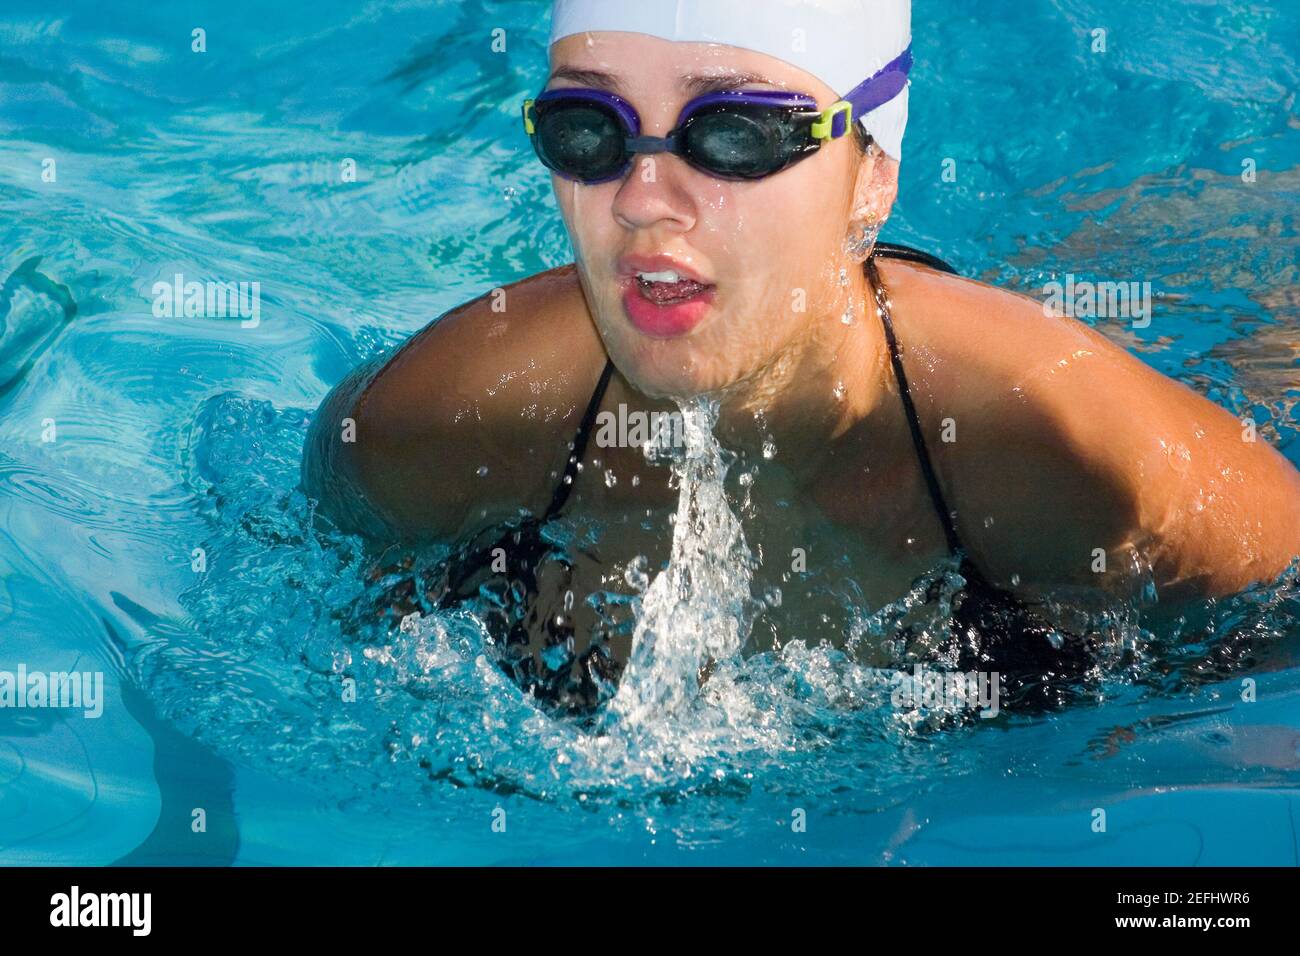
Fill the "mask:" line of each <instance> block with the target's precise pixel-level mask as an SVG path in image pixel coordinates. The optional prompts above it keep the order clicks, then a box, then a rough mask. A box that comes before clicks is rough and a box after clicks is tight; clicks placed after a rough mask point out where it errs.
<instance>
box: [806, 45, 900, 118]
mask: <svg viewBox="0 0 1300 956" xmlns="http://www.w3.org/2000/svg"><path fill="white" fill-rule="evenodd" d="M911 70H912V44H910V43H909V44H908V45H907V49H905V50H904V51H903V52H902V53H900V54H898V56H896V57H894V58H893V59H892V60H890V61H889V62H888V63H886V64H885V65H884V66H882V67H881V68H880V69H879V70H877V71H876V72H875V73H872V74H871V75H870V76H869V77H867V78H866V79H865V80H863V81H862V82H861V83H859V84H858V85H857V86H855V87H854V88H853V89H851V90H849V92H847V93H845V94H844V96H843V98H841V99H840V101H839V103H836V104H835V105H834V106H832V107H831V108H830V109H829V110H827V111H826V113H823V114H822V121H823V122H824V121H825V120H826V119H827V114H828V113H831V112H832V110H836V109H837V108H838V107H839V106H840V103H851V104H852V105H853V109H852V110H851V111H843V112H844V124H843V126H840V125H839V124H837V123H835V119H836V115H834V114H832V115H831V116H830V119H831V125H832V129H831V136H830V138H831V139H837V138H839V137H840V136H843V135H844V134H845V133H847V132H848V131H849V129H850V127H851V124H852V117H854V116H856V117H858V118H861V117H863V116H866V115H867V114H868V113H870V112H871V111H872V110H874V109H879V108H880V107H882V106H884V105H885V104H886V103H888V102H889V101H890V100H892V99H893V98H894V97H895V96H897V95H898V94H899V93H901V92H902V91H903V87H905V86H907V74H908V73H910V72H911Z"/></svg>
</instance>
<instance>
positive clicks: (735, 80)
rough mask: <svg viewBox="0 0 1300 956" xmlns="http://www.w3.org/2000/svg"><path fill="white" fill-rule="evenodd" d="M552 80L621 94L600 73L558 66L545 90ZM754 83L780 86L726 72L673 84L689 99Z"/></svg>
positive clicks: (610, 77) (615, 82)
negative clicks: (565, 81)
mask: <svg viewBox="0 0 1300 956" xmlns="http://www.w3.org/2000/svg"><path fill="white" fill-rule="evenodd" d="M552 80H570V81H572V82H574V83H579V84H581V85H583V86H587V87H593V88H595V89H600V90H606V91H608V92H610V93H618V94H620V95H622V94H623V93H624V88H623V83H622V81H621V80H619V78H618V77H617V76H615V75H614V74H612V73H605V72H603V71H601V70H580V69H578V68H576V67H570V66H562V67H560V68H559V69H557V70H556V71H555V72H553V73H552V74H551V75H550V77H548V78H547V80H546V85H547V86H548V87H549V86H550V85H551V81H552ZM756 84H766V85H767V86H780V85H781V84H779V83H773V82H772V81H771V80H769V79H767V78H766V77H763V76H759V75H757V74H755V73H727V74H725V75H721V76H701V75H699V74H694V73H692V74H690V75H688V76H683V77H681V78H680V79H679V80H678V81H677V85H678V86H680V87H681V88H682V91H683V92H684V93H686V94H688V95H689V96H691V97H696V96H703V95H704V94H705V93H718V92H721V91H723V90H737V89H740V88H741V87H742V86H753V85H756Z"/></svg>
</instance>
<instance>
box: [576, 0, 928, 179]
mask: <svg viewBox="0 0 1300 956" xmlns="http://www.w3.org/2000/svg"><path fill="white" fill-rule="evenodd" d="M598 30H612V31H622V32H627V33H647V34H649V35H650V36H656V37H660V38H661V39H664V40H679V41H684V42H697V43H722V44H726V45H727V46H736V47H743V48H744V49H747V50H755V51H757V52H759V53H766V54H767V55H768V56H773V57H776V58H777V59H779V60H784V61H785V62H787V63H789V64H791V65H793V66H797V67H799V68H800V69H801V70H804V71H806V72H808V73H811V74H812V75H813V76H815V77H817V78H818V79H819V80H821V81H822V82H823V83H825V84H826V85H827V86H829V87H830V88H831V89H833V90H834V91H835V92H836V93H837V94H838V95H839V96H841V97H843V98H845V99H854V98H855V97H853V96H851V95H848V94H851V93H852V92H854V91H855V90H856V88H857V87H858V86H859V85H860V84H862V83H863V81H864V80H866V79H868V78H869V77H872V76H874V75H875V74H877V73H879V72H881V71H885V72H886V73H891V74H898V73H901V76H895V77H893V79H894V80H895V82H894V84H892V85H891V84H890V83H885V84H883V87H884V95H887V96H888V97H889V98H888V99H887V100H885V101H884V102H878V101H879V100H880V97H881V92H880V90H881V86H882V85H881V84H880V83H877V84H876V86H875V89H874V90H873V91H871V92H869V93H868V95H867V97H866V99H865V100H863V101H862V102H863V104H864V105H865V106H866V107H867V109H866V112H865V113H863V112H862V111H861V110H859V109H857V108H855V109H854V111H853V115H854V116H855V117H856V118H857V119H858V120H859V121H860V122H861V123H862V125H863V127H864V128H865V129H866V131H867V132H868V133H870V134H871V135H872V137H873V138H874V139H875V141H876V142H877V143H878V144H879V145H880V148H881V149H883V150H884V151H885V152H886V153H888V154H889V155H890V156H892V157H894V158H895V159H899V158H900V157H901V156H902V146H903V129H904V127H906V126H907V83H906V76H907V68H908V67H910V66H911V55H910V52H908V51H909V50H910V46H911V42H912V0H555V5H554V7H552V9H551V41H550V42H551V43H554V42H555V41H556V40H560V39H562V38H564V37H567V36H572V35H573V34H575V33H587V32H594V31H598ZM886 67H888V68H889V69H888V70H886V69H885V68H886ZM894 87H899V88H897V90H896V91H895V90H894Z"/></svg>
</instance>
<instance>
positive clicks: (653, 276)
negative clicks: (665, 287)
mask: <svg viewBox="0 0 1300 956" xmlns="http://www.w3.org/2000/svg"><path fill="white" fill-rule="evenodd" d="M636 275H637V278H638V279H640V280H641V281H642V282H681V281H682V277H681V276H679V275H678V274H677V273H676V272H673V271H672V270H671V269H669V270H667V271H665V272H638V273H637V274H636Z"/></svg>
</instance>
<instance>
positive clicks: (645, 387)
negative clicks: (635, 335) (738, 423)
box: [615, 339, 729, 399]
mask: <svg viewBox="0 0 1300 956" xmlns="http://www.w3.org/2000/svg"><path fill="white" fill-rule="evenodd" d="M698 352H699V349H698V345H696V344H695V343H691V342H687V341H685V340H664V339H643V340H641V341H640V342H637V343H633V344H632V348H631V350H630V353H628V354H627V358H626V364H624V362H623V361H622V360H621V359H620V358H619V356H617V355H616V356H615V364H617V365H618V366H619V371H621V372H622V373H623V377H624V378H626V379H627V380H628V381H629V382H630V383H631V384H632V385H633V386H634V387H635V388H636V389H637V391H639V392H641V393H642V394H643V395H646V396H648V397H650V398H658V399H686V398H694V397H695V396H697V395H704V394H708V393H710V392H715V391H718V390H719V389H721V388H723V387H725V386H726V385H727V384H728V383H729V382H728V379H727V378H726V377H725V376H723V374H722V370H721V369H716V368H710V367H709V366H708V364H707V363H706V362H704V361H702V359H701V357H700V356H699V354H698Z"/></svg>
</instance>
